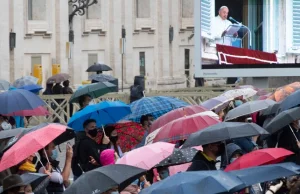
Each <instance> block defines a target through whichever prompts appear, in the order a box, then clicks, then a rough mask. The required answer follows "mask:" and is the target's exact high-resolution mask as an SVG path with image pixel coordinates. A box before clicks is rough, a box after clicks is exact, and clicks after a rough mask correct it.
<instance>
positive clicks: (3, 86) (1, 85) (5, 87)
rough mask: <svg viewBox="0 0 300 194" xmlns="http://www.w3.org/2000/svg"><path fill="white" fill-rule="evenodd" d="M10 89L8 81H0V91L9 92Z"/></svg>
mask: <svg viewBox="0 0 300 194" xmlns="http://www.w3.org/2000/svg"><path fill="white" fill-rule="evenodd" d="M9 88H10V83H9V82H8V81H6V80H3V79H0V90H8V89H9Z"/></svg>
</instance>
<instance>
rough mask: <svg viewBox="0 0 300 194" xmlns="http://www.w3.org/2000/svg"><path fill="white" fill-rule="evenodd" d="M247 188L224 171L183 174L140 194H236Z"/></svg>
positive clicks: (167, 179)
mask: <svg viewBox="0 0 300 194" xmlns="http://www.w3.org/2000/svg"><path fill="white" fill-rule="evenodd" d="M243 188H245V186H244V183H243V182H242V181H241V180H240V179H239V178H237V177H236V176H235V175H232V174H229V173H226V172H223V171H198V172H183V173H178V174H175V175H174V176H171V177H168V178H166V179H164V180H163V181H160V182H158V183H155V184H153V185H152V186H151V187H148V188H146V189H143V190H142V192H141V193H140V194H163V193H166V194H167V193H176V194H186V193H189V194H192V193H193V194H195V193H205V194H217V193H234V192H236V191H239V190H242V189H243Z"/></svg>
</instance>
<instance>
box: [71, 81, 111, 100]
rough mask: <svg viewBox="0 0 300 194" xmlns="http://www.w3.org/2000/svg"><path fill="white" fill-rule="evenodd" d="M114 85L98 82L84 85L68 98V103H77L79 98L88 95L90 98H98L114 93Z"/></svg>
mask: <svg viewBox="0 0 300 194" xmlns="http://www.w3.org/2000/svg"><path fill="white" fill-rule="evenodd" d="M116 87H117V86H116V85H114V84H112V83H109V82H99V83H95V84H89V85H85V86H83V87H82V88H80V89H78V90H77V91H76V92H74V94H73V95H72V96H71V98H70V103H78V100H79V98H80V96H83V95H90V96H91V97H92V98H98V97H100V96H103V95H105V94H107V93H110V92H114V91H115V90H116Z"/></svg>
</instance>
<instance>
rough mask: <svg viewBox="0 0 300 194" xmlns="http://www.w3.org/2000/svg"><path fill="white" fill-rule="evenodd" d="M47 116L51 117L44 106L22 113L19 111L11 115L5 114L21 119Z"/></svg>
mask: <svg viewBox="0 0 300 194" xmlns="http://www.w3.org/2000/svg"><path fill="white" fill-rule="evenodd" d="M47 115H50V113H49V112H48V110H47V109H46V108H44V107H43V106H39V107H37V108H35V109H33V110H21V111H17V112H12V113H10V114H5V116H21V117H28V116H47Z"/></svg>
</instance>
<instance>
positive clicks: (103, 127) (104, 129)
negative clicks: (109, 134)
mask: <svg viewBox="0 0 300 194" xmlns="http://www.w3.org/2000/svg"><path fill="white" fill-rule="evenodd" d="M102 130H103V133H104V136H106V133H105V129H104V127H103V125H102Z"/></svg>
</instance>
